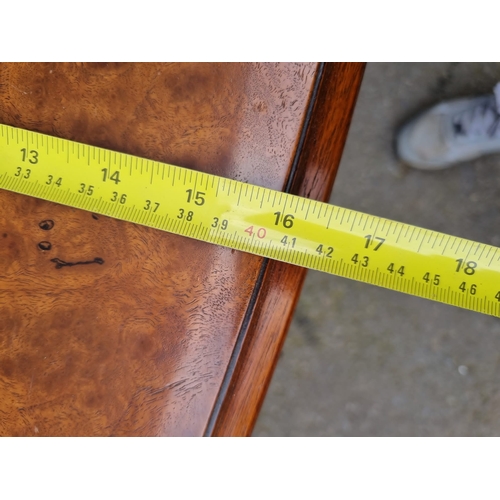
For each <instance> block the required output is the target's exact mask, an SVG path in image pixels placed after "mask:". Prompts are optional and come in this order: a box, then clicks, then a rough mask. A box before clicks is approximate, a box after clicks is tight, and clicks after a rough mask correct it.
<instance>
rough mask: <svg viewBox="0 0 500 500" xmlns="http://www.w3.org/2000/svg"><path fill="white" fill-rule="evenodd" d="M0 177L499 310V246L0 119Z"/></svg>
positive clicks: (121, 214) (76, 201) (31, 189)
mask: <svg viewBox="0 0 500 500" xmlns="http://www.w3.org/2000/svg"><path fill="white" fill-rule="evenodd" d="M0 188H2V189H6V190H10V191H14V192H17V193H22V194H26V195H29V196H34V197H37V198H42V199H45V200H49V201H53V202H56V203H61V204H63V205H69V206H71V207H75V208H80V209H83V210H89V211H91V212H95V213H99V214H103V215H107V216H110V217H114V218H117V219H122V220H126V221H129V222H134V223H137V224H143V225H146V226H150V227H153V228H156V229H160V230H164V231H169V232H172V233H176V234H180V235H183V236H188V237H191V238H196V239H198V240H202V241H205V242H209V243H214V244H218V245H223V246H226V247H230V248H233V249H236V250H242V251H245V252H249V253H253V254H256V255H260V256H263V257H267V258H270V259H275V260H280V261H283V262H287V263H290V264H295V265H298V266H303V267H307V268H309V269H316V270H319V271H324V272H327V273H330V274H336V275H339V276H344V277H346V278H351V279H355V280H358V281H362V282H366V283H371V284H373V285H378V286H382V287H385V288H390V289H392V290H397V291H400V292H404V293H409V294H412V295H417V296H419V297H425V298H427V299H431V300H436V301H439V302H444V303H447V304H451V305H454V306H458V307H462V308H466V309H471V310H474V311H478V312H482V313H485V314H490V315H493V316H500V251H499V249H498V248H495V247H492V246H490V245H485V244H482V243H477V242H473V241H470V240H465V239H462V238H457V237H454V236H449V235H446V234H442V233H438V232H435V231H430V230H426V229H423V228H419V227H415V226H411V225H408V224H403V223H399V222H395V221H390V220H387V219H383V218H380V217H375V216H373V215H367V214H363V213H360V212H356V211H354V210H349V209H346V208H341V207H337V206H334V205H329V204H327V203H322V202H318V201H314V200H310V199H307V198H302V197H300V196H295V195H291V194H287V193H282V192H278V191H274V190H271V189H267V188H263V187H259V186H254V185H250V184H246V183H243V182H239V181H235V180H231V179H226V178H223V177H219V176H216V175H211V174H206V173H203V172H197V171H193V170H189V169H186V168H182V167H177V166H174V165H169V164H165V163H160V162H156V161H152V160H147V159H143V158H138V157H135V156H131V155H127V154H124V153H117V152H113V151H109V150H105V149H102V148H98V147H94V146H89V145H84V144H80V143H77V142H73V141H68V140H65V139H59V138H55V137H51V136H48V135H44V134H39V133H36V132H29V131H26V130H23V129H18V128H14V127H10V126H7V125H0Z"/></svg>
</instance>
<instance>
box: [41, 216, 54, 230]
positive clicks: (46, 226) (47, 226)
mask: <svg viewBox="0 0 500 500" xmlns="http://www.w3.org/2000/svg"><path fill="white" fill-rule="evenodd" d="M38 225H39V226H40V229H43V230H44V231H49V230H51V229H52V228H53V227H54V221H53V220H50V219H47V220H43V221H42V222H40V224H38Z"/></svg>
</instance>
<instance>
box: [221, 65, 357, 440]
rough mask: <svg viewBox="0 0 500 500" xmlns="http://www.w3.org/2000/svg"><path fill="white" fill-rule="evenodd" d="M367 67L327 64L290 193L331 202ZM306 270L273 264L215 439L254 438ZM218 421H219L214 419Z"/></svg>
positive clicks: (234, 367) (236, 365) (243, 336)
mask: <svg viewBox="0 0 500 500" xmlns="http://www.w3.org/2000/svg"><path fill="white" fill-rule="evenodd" d="M363 72H364V65H363V64H352V63H349V64H341V63H338V64H326V65H324V68H323V70H322V71H321V75H320V80H319V81H318V85H317V92H316V93H315V95H314V96H313V99H312V102H311V116H310V118H309V121H308V123H306V129H305V130H304V135H305V137H304V140H303V141H302V143H301V144H300V146H299V148H298V150H297V152H296V162H297V165H296V169H295V170H294V172H293V173H292V174H293V176H292V178H291V179H290V183H289V184H290V185H289V189H288V191H289V192H291V193H294V194H298V195H300V196H305V197H308V198H312V199H315V200H321V201H328V199H329V197H330V193H331V189H332V186H333V182H334V180H335V175H336V173H337V169H338V166H339V163H340V158H341V155H342V150H343V148H344V143H345V141H346V138H347V133H348V130H349V124H350V121H351V117H352V113H353V111H354V105H355V102H356V97H357V94H358V90H359V87H360V85H361V80H362V78H363ZM305 275H306V269H304V268H301V267H297V266H293V265H290V264H284V263H283V262H278V261H269V262H268V263H267V265H265V275H264V277H263V279H262V283H261V286H260V288H259V296H258V300H256V301H255V304H254V308H253V310H252V317H251V320H250V321H249V324H248V328H247V329H246V330H244V331H242V332H240V336H241V339H240V342H241V344H242V346H241V351H240V352H238V354H237V360H235V362H233V364H232V366H231V368H232V370H231V372H230V373H228V374H227V379H228V388H227V390H226V391H225V392H224V398H223V400H222V401H221V403H220V408H218V414H217V419H216V421H214V428H213V430H212V434H213V435H218V436H228V435H232V436H246V435H249V434H251V432H252V429H253V426H254V424H255V421H256V419H257V416H258V413H259V410H260V408H261V406H262V403H263V400H264V396H265V394H266V391H267V388H268V386H269V383H270V381H271V376H272V373H273V371H274V368H275V366H276V362H277V360H278V356H279V353H280V351H281V347H282V345H283V342H284V340H285V336H286V332H287V330H288V326H289V323H290V321H291V319H292V314H293V311H294V309H295V305H296V302H297V300H298V297H299V293H300V289H301V287H302V283H303V281H304V278H305ZM214 420H215V419H214Z"/></svg>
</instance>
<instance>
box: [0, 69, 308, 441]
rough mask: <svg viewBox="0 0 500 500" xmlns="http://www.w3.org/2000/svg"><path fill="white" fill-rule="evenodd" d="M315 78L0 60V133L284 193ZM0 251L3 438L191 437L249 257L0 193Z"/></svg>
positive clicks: (229, 336) (236, 310)
mask: <svg viewBox="0 0 500 500" xmlns="http://www.w3.org/2000/svg"><path fill="white" fill-rule="evenodd" d="M316 70H317V65H316V64H264V65H262V64H257V65H247V64H222V65H216V64H173V65H166V64H3V65H0V122H2V123H5V124H8V125H13V126H17V127H23V128H26V129H29V130H35V131H39V132H43V133H48V134H51V135H55V136H58V137H63V138H66V139H72V140H76V141H79V142H84V143H88V144H92V145H95V146H101V147H105V148H109V149H113V150H117V151H121V152H125V153H130V154H135V155H139V156H144V157H147V158H150V159H153V160H158V161H165V162H169V163H173V164H178V165H182V166H186V167H189V168H194V169H197V170H201V171H206V172H210V173H214V174H219V175H224V176H228V177H232V178H235V179H238V180H242V181H246V182H250V183H254V184H258V185H262V186H267V187H272V188H275V189H281V188H283V186H284V185H285V183H286V180H287V176H288V172H289V170H290V165H291V163H292V158H293V155H294V151H295V149H296V146H297V140H298V137H299V133H300V130H301V127H302V123H303V120H304V116H305V110H306V108H307V103H308V102H309V96H310V93H311V88H312V85H313V82H314V77H315V74H316ZM43 221H53V227H52V228H48V226H50V225H51V224H48V225H47V224H43ZM41 242H47V243H50V245H47V244H42V245H41V246H40V243H41ZM0 255H1V258H0V434H2V435H28V436H31V435H75V436H76V435H94V436H98V435H144V436H145V435H151V436H154V435H201V434H203V433H204V431H205V428H206V425H207V422H208V421H209V418H210V415H211V414H212V411H213V407H214V404H215V401H216V397H217V394H218V393H219V390H220V387H221V384H222V381H223V379H224V375H225V372H226V369H227V366H228V363H229V360H230V358H231V354H232V352H233V350H234V346H235V342H236V339H237V335H238V332H239V331H240V330H241V326H242V322H243V319H244V317H245V314H246V313H247V311H248V307H249V304H250V301H251V298H252V294H253V292H254V289H255V283H256V280H257V277H258V275H259V272H260V271H261V267H262V259H261V258H259V257H255V256H251V255H246V254H241V253H239V252H233V251H231V250H228V249H223V248H219V247H216V246H212V245H208V244H205V243H201V242H197V241H193V240H188V239H186V238H183V237H180V236H176V235H171V234H166V233H162V232H159V231H155V230H152V229H149V228H146V227H142V226H137V225H134V224H130V223H126V222H122V221H118V220H113V219H110V218H106V217H102V216H99V217H97V216H96V217H93V216H92V214H90V213H88V212H83V211H79V210H76V209H72V208H68V207H63V206H60V205H56V204H53V203H50V202H45V201H41V200H35V199H32V198H28V197H25V196H22V195H17V194H13V193H8V192H5V191H1V192H0ZM54 259H59V261H57V260H54ZM96 259H97V260H96ZM92 261H93V262H92ZM58 262H59V263H60V262H65V263H81V262H92V263H88V264H78V265H73V266H67V265H58ZM266 279H267V278H266Z"/></svg>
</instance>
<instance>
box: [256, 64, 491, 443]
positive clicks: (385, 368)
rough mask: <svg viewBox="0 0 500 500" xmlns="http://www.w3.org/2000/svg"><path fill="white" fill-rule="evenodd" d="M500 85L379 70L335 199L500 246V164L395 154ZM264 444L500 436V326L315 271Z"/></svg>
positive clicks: (432, 70) (269, 409)
mask: <svg viewBox="0 0 500 500" xmlns="http://www.w3.org/2000/svg"><path fill="white" fill-rule="evenodd" d="M498 81H500V64H498V63H495V64H482V63H470V64H469V63H439V64H438V63H432V64H430V63H422V64H413V63H412V64H410V63H408V64H406V63H404V64H401V63H391V64H385V63H384V64H382V63H373V64H368V65H367V67H366V72H365V77H364V80H363V84H362V87H361V91H360V95H359V98H358V102H357V106H356V110H355V113H354V117H353V121H352V124H351V129H350V132H349V137H348V140H347V143H346V147H345V150H344V155H343V158H342V162H341V165H340V169H339V173H338V176H337V180H336V183H335V186H334V190H333V193H332V196H331V199H330V203H333V204H336V205H340V206H343V207H347V208H351V209H355V210H359V211H362V212H366V213H369V214H373V215H378V216H381V217H386V218H389V219H394V220H397V221H401V222H406V223H409V224H413V225H417V226H420V227H424V228H426V229H433V230H436V231H440V232H444V233H448V234H452V235H454V236H460V237H464V238H468V239H472V240H475V241H479V242H482V243H489V244H492V245H495V246H500V155H493V156H489V157H485V158H483V159H480V160H477V161H474V162H468V163H464V164H461V165H457V166H455V167H453V168H450V169H447V170H443V171H438V172H423V171H418V170H414V169H411V168H410V167H406V166H404V165H402V164H400V163H399V162H398V160H397V159H396V157H395V155H394V137H395V133H396V131H397V129H398V128H399V126H400V125H401V124H402V123H404V122H405V121H406V120H408V119H409V118H412V117H413V116H414V115H415V114H416V113H418V112H420V111H422V110H424V109H425V108H427V107H429V106H431V105H433V104H435V103H437V102H439V101H442V100H446V99H452V98H456V97H464V96H473V95H481V94H489V93H491V92H492V89H493V86H494V84H495V83H496V82H498ZM254 435H255V436H497V435H500V319H498V318H493V317H489V316H485V315H481V314H479V313H474V312H471V311H466V310H462V309H458V308H455V307H452V306H448V305H445V304H439V303H435V302H431V301H428V300H425V299H420V298H417V297H413V296H409V295H405V294H402V293H398V292H393V291H390V290H385V289H382V288H378V287H375V286H372V285H368V284H363V283H358V282H354V281H350V280H347V279H345V278H340V277H337V276H330V275H326V274H323V273H319V272H315V271H309V273H308V276H307V279H306V282H305V285H304V288H303V291H302V295H301V299H300V301H299V304H298V307H297V309H296V312H295V316H294V320H293V323H292V325H291V327H290V330H289V333H288V338H287V340H286V342H285V345H284V348H283V351H282V355H281V357H280V360H279V362H278V366H277V369H276V371H275V374H274V378H273V380H272V383H271V386H270V388H269V391H268V394H267V397H266V400H265V402H264V406H263V408H262V411H261V414H260V416H259V419H258V421H257V424H256V427H255V430H254Z"/></svg>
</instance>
